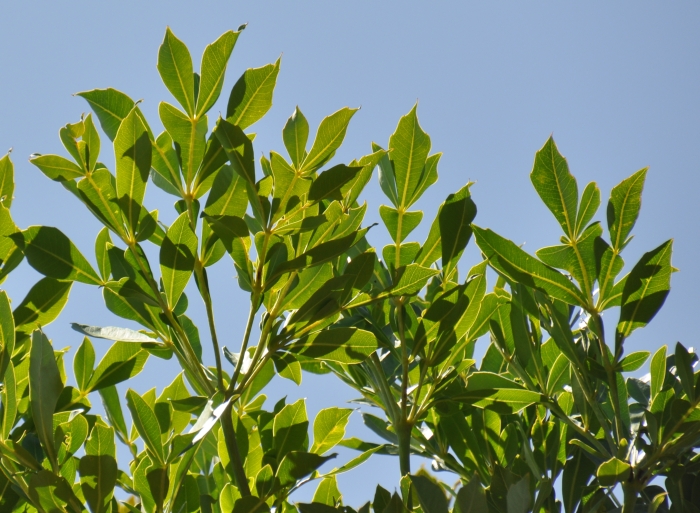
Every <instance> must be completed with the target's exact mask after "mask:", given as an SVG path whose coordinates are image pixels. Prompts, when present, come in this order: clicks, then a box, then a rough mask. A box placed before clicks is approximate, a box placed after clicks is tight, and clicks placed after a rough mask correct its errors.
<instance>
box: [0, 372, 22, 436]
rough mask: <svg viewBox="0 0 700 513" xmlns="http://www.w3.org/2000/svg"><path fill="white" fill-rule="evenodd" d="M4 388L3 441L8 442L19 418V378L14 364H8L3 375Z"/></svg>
mask: <svg viewBox="0 0 700 513" xmlns="http://www.w3.org/2000/svg"><path fill="white" fill-rule="evenodd" d="M2 384H3V387H2V390H0V400H2V405H3V408H2V432H1V436H2V439H3V440H7V439H8V438H9V437H10V434H11V433H12V429H13V428H14V427H15V419H16V418H17V406H18V399H19V398H18V397H17V378H16V377H15V368H14V366H13V365H12V363H8V365H7V367H5V372H4V374H3V383H2Z"/></svg>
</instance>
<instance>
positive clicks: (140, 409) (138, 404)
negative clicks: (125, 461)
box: [126, 389, 165, 464]
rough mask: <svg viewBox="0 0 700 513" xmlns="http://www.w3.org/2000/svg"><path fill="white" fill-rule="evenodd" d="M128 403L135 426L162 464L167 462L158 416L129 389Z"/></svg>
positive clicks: (127, 393) (127, 394)
mask: <svg viewBox="0 0 700 513" xmlns="http://www.w3.org/2000/svg"><path fill="white" fill-rule="evenodd" d="M126 404H127V406H128V407H129V411H130V412H131V418H132V419H133V420H134V427H135V428H136V431H138V433H139V435H140V436H141V438H142V439H143V441H144V443H145V444H146V447H148V449H149V450H150V452H151V454H153V456H154V457H155V458H157V460H158V462H160V463H161V464H164V463H165V453H164V452H163V442H162V441H161V438H160V427H159V425H158V418H157V417H156V414H155V413H154V411H153V409H152V408H151V407H150V406H149V404H148V403H147V402H146V401H145V400H144V399H143V398H142V397H141V396H140V395H139V394H137V393H136V392H134V391H133V390H131V389H129V390H127V392H126Z"/></svg>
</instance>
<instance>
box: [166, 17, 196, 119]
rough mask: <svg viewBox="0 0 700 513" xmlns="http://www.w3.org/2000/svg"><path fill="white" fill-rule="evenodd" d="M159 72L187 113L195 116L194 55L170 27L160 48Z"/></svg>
mask: <svg viewBox="0 0 700 513" xmlns="http://www.w3.org/2000/svg"><path fill="white" fill-rule="evenodd" d="M158 72H159V73H160V78H161V79H162V80H163V83H164V84H165V87H167V88H168V90H169V91H170V93H171V94H172V95H173V96H174V97H175V99H176V100H177V101H178V102H180V105H182V107H183V108H184V109H185V111H186V112H187V114H189V115H190V116H194V113H195V97H194V70H193V68H192V57H191V56H190V51H189V50H188V49H187V46H186V45H185V43H183V42H182V41H180V40H179V39H178V38H177V37H175V34H173V33H172V31H171V30H170V27H167V28H166V29H165V37H164V38H163V43H162V44H161V45H160V48H159V49H158Z"/></svg>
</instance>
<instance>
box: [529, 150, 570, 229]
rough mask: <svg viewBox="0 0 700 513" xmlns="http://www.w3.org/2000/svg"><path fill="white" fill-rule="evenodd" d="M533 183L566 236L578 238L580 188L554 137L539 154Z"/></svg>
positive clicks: (533, 170)
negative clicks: (577, 217) (577, 222)
mask: <svg viewBox="0 0 700 513" xmlns="http://www.w3.org/2000/svg"><path fill="white" fill-rule="evenodd" d="M530 180H531V181H532V185H533V186H534V187H535V190H536V191H537V194H539V195H540V198H541V199H542V201H543V202H544V204H545V205H547V208H548V209H549V210H550V211H551V212H552V214H554V217H555V218H556V219H557V221H558V222H559V224H560V225H561V227H562V229H563V230H564V233H565V234H566V235H567V236H568V237H569V239H573V238H574V237H575V235H576V213H577V209H578V186H577V185H576V178H574V177H573V175H572V174H571V173H570V172H569V165H568V164H567V163H566V159H565V158H564V157H563V156H562V155H561V154H560V153H559V150H558V149H557V145H556V144H555V143H554V139H553V138H552V137H550V138H549V139H548V140H547V142H546V143H545V144H544V146H542V149H540V150H539V151H538V152H537V153H536V155H535V163H534V165H533V167H532V173H530Z"/></svg>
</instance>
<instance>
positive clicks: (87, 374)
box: [73, 337, 95, 390]
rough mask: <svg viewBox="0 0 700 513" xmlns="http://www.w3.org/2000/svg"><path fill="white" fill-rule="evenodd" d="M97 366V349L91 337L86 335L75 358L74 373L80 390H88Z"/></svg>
mask: <svg viewBox="0 0 700 513" xmlns="http://www.w3.org/2000/svg"><path fill="white" fill-rule="evenodd" d="M94 366H95V349H94V348H93V347H92V343H91V342H90V339H89V338H87V337H85V338H84V339H83V343H82V344H80V347H79V348H78V350H77V351H76V353H75V358H74V359H73V373H74V374H75V381H76V383H77V384H78V388H79V389H80V390H86V389H87V386H88V383H89V382H90V378H92V370H93V367H94Z"/></svg>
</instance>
